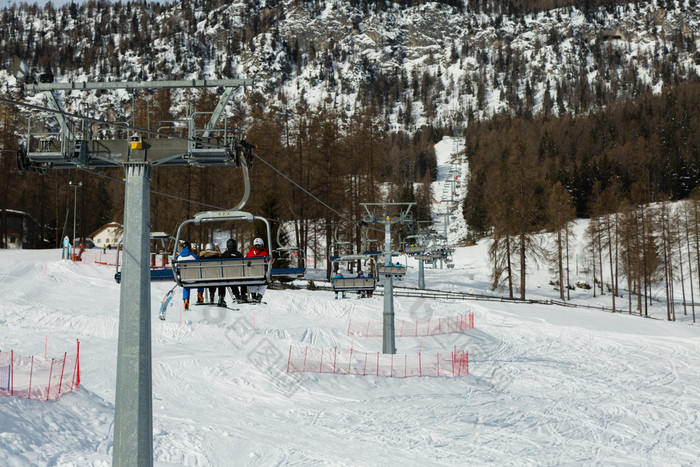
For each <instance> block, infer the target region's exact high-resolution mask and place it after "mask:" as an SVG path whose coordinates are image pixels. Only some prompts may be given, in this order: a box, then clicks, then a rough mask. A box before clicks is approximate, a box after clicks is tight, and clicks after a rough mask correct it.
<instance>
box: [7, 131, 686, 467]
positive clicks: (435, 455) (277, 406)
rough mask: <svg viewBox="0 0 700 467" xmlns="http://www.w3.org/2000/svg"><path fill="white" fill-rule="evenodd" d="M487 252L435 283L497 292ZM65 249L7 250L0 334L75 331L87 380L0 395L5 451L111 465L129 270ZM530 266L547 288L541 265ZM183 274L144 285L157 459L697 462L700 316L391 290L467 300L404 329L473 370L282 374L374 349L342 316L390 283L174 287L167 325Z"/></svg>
mask: <svg viewBox="0 0 700 467" xmlns="http://www.w3.org/2000/svg"><path fill="white" fill-rule="evenodd" d="M446 141H447V142H442V143H439V145H438V147H437V148H438V149H439V153H438V156H439V157H438V159H439V161H440V164H441V166H440V174H441V175H442V176H444V175H445V173H446V171H445V170H446V169H445V168H444V167H443V166H444V164H445V163H446V161H447V160H448V158H447V157H446V156H445V152H446V150H445V148H447V150H449V149H450V148H451V147H452V143H451V142H450V141H449V140H446ZM440 145H442V146H440ZM459 228H460V229H461V228H462V227H461V226H460V227H459ZM455 235H456V234H455ZM451 238H452V237H451ZM485 251H486V246H485V245H478V246H476V247H468V248H460V249H458V251H457V252H456V254H455V269H454V270H447V269H445V270H440V269H429V268H426V271H425V277H426V282H427V283H428V284H427V285H428V286H429V287H431V288H440V289H443V290H474V291H479V292H480V293H484V292H486V291H487V290H488V264H487V263H485V262H484V261H483V260H482V258H484V257H485ZM59 257H60V252H59V251H56V250H49V251H6V250H0V271H1V272H0V297H2V298H0V327H1V329H2V333H0V349H1V350H3V351H5V350H9V349H14V350H15V352H17V353H18V354H22V355H32V354H34V355H40V354H43V351H44V343H45V340H46V342H47V343H48V353H49V356H57V355H59V354H60V355H62V354H63V352H65V351H68V352H69V353H70V352H72V351H74V349H75V339H80V342H81V379H82V387H81V389H80V390H79V391H77V392H74V393H70V394H67V395H65V396H63V397H62V398H61V399H59V400H58V401H55V402H49V403H46V402H38V401H27V400H21V399H17V398H12V397H2V398H0V465H3V466H5V465H7V466H25V465H69V466H85V465H98V466H103V465H104V466H107V465H110V464H111V459H112V437H113V432H112V424H113V418H114V391H115V383H116V381H115V378H116V350H117V337H118V336H117V334H118V314H119V295H120V293H119V285H117V284H116V283H115V282H114V279H113V273H114V271H113V269H111V268H108V267H100V266H92V265H86V264H77V263H71V262H66V261H61V260H60V259H58V258H59ZM414 266H415V264H413V263H412V262H410V261H409V270H408V271H409V272H408V274H407V276H406V278H405V279H404V281H403V284H404V285H408V286H415V284H416V283H417V268H415V267H414ZM538 277H539V279H538ZM532 280H533V281H538V282H537V283H538V284H541V285H542V289H541V291H540V292H538V293H541V294H543V296H546V294H547V293H548V294H549V296H548V297H549V298H553V297H552V292H551V290H549V289H546V287H545V284H546V283H547V282H546V274H543V273H540V276H537V275H536V274H535V277H534V278H533V279H532ZM302 284H303V282H302ZM171 286H172V285H171V284H169V283H167V282H163V283H153V285H152V293H151V294H152V295H151V303H152V310H153V319H152V323H151V324H152V342H153V349H152V351H153V369H152V371H153V434H154V437H153V454H154V460H155V464H156V465H159V466H165V465H195V466H219V465H279V464H297V465H363V466H364V465H386V463H387V462H391V463H393V464H396V465H421V466H423V465H426V466H427V465H465V464H489V463H492V464H498V465H503V464H509V465H533V466H535V465H536V466H539V465H552V464H554V465H561V464H565V465H572V464H574V465H580V464H605V465H610V464H621V465H662V464H663V465H668V464H680V465H690V464H697V463H699V462H700V446H698V443H697V440H698V439H700V429H699V427H698V419H697V418H698V415H697V414H698V413H699V409H700V374H699V372H700V370H699V369H700V331H699V330H698V328H697V327H695V326H689V325H688V324H684V323H679V322H676V323H668V322H665V321H660V320H651V319H642V318H639V317H636V316H630V315H627V314H619V313H618V314H611V313H605V312H602V311H599V310H587V309H572V308H561V307H556V306H543V305H526V304H518V303H500V302H473V301H449V300H424V299H413V298H404V297H397V298H396V299H395V312H396V320H397V323H398V322H399V321H400V320H406V321H415V320H417V319H426V318H428V317H448V316H459V315H461V314H465V313H469V312H473V313H474V314H475V329H472V330H469V331H465V332H460V333H453V334H443V335H438V336H424V337H422V338H421V337H418V338H397V339H396V345H397V349H398V353H399V354H401V353H409V354H411V353H417V352H418V350H419V348H420V349H422V351H423V352H424V353H426V354H430V353H436V352H440V353H445V352H450V351H451V350H452V349H453V348H454V347H456V348H457V349H459V350H462V349H464V350H467V351H468V352H469V366H470V375H469V376H466V377H459V378H452V377H428V378H407V379H401V378H380V377H376V376H367V377H360V376H347V375H338V374H317V373H304V374H300V373H294V374H290V375H287V374H286V373H285V371H286V363H287V352H288V350H289V346H290V345H294V346H305V345H308V346H310V347H314V348H319V347H323V348H332V347H334V346H337V347H339V348H344V349H349V348H350V347H351V346H353V348H354V349H356V350H357V351H362V352H377V351H379V350H380V349H381V346H382V339H381V338H353V337H350V336H347V335H346V331H347V326H348V322H349V320H350V319H352V320H353V321H355V320H357V321H367V320H371V321H377V320H381V319H382V305H383V297H381V296H375V297H373V298H371V299H362V300H357V299H355V297H351V298H350V299H346V300H334V299H333V293H332V292H323V291H309V290H306V289H300V290H281V291H278V290H270V291H268V292H267V293H266V296H265V299H266V301H267V302H268V303H267V304H262V305H257V306H251V305H239V306H236V307H237V308H239V311H232V310H222V309H218V308H217V307H194V309H192V310H189V311H183V310H181V306H182V299H181V292H180V291H179V290H178V291H177V294H176V296H175V297H174V298H173V300H172V303H171V306H170V307H169V309H168V311H167V319H166V321H160V320H159V319H158V318H157V310H158V306H159V304H160V299H161V297H162V296H163V295H164V294H165V292H166V291H167V290H169V288H170V287H171ZM577 293H578V294H583V292H581V291H577ZM554 298H556V297H554ZM181 320H182V321H181ZM263 351H264V352H263Z"/></svg>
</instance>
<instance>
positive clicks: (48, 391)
mask: <svg viewBox="0 0 700 467" xmlns="http://www.w3.org/2000/svg"><path fill="white" fill-rule="evenodd" d="M52 373H53V358H52V359H51V369H50V370H49V385H48V387H47V388H46V400H49V394H51V374H52Z"/></svg>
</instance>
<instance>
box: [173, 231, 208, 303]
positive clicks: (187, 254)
mask: <svg viewBox="0 0 700 467" xmlns="http://www.w3.org/2000/svg"><path fill="white" fill-rule="evenodd" d="M175 259H177V260H178V261H197V260H198V259H199V257H198V256H197V255H196V254H195V253H194V252H193V251H192V244H191V243H190V242H184V243H183V244H182V250H180V253H178V255H177V258H175ZM203 292H204V288H199V289H197V303H204V295H203ZM182 300H183V301H184V302H185V310H189V309H190V289H188V288H186V287H183V288H182Z"/></svg>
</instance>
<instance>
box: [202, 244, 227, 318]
mask: <svg viewBox="0 0 700 467" xmlns="http://www.w3.org/2000/svg"><path fill="white" fill-rule="evenodd" d="M199 257H200V258H202V259H217V258H221V251H219V245H214V244H213V243H207V246H206V247H204V251H202V252H201V253H200V254H199ZM216 289H217V288H216V287H209V302H208V303H211V304H213V303H214V295H215V294H216ZM218 289H219V301H218V303H217V306H226V300H225V299H224V297H225V296H226V287H219V288H218ZM197 303H199V301H198V302H197Z"/></svg>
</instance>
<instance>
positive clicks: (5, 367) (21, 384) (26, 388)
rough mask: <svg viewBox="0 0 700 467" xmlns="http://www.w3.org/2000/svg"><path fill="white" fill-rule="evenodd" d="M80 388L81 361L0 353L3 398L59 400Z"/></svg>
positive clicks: (0, 380)
mask: <svg viewBox="0 0 700 467" xmlns="http://www.w3.org/2000/svg"><path fill="white" fill-rule="evenodd" d="M79 387H80V357H79V353H76V354H74V355H68V354H63V356H62V357H58V358H51V359H44V358H41V357H33V356H32V357H26V356H23V355H16V354H15V353H14V352H12V351H9V352H8V351H0V395H1V396H16V397H21V398H25V399H36V400H56V399H58V398H59V397H61V396H62V395H63V394H66V393H68V392H71V391H75V390H77V389H78V388H79Z"/></svg>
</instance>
